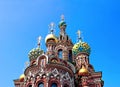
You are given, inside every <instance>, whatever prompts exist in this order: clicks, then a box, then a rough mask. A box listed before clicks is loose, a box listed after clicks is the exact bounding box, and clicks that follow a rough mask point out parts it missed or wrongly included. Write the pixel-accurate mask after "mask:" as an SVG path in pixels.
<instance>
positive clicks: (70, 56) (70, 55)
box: [68, 50, 72, 62]
mask: <svg viewBox="0 0 120 87" xmlns="http://www.w3.org/2000/svg"><path fill="white" fill-rule="evenodd" d="M68 58H69V61H70V62H72V50H69V55H68Z"/></svg>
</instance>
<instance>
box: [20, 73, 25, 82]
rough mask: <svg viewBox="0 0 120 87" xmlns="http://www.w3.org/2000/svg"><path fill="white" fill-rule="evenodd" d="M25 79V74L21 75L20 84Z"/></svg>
mask: <svg viewBox="0 0 120 87" xmlns="http://www.w3.org/2000/svg"><path fill="white" fill-rule="evenodd" d="M24 79H25V75H24V74H22V75H20V78H19V80H20V82H23V81H24Z"/></svg>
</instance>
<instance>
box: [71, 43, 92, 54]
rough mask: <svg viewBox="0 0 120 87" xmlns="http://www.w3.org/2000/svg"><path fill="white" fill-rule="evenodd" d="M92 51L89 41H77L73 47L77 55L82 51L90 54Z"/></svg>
mask: <svg viewBox="0 0 120 87" xmlns="http://www.w3.org/2000/svg"><path fill="white" fill-rule="evenodd" d="M90 51H91V49H90V46H89V45H88V44H87V43H85V42H82V41H80V42H78V43H76V44H75V45H74V46H73V48H72V52H73V54H74V55H77V54H79V53H81V52H83V53H87V54H88V55H89V54H90Z"/></svg>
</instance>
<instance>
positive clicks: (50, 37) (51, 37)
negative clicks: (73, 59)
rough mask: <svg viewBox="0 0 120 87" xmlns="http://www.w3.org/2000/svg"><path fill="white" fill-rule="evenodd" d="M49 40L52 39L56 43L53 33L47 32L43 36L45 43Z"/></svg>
mask: <svg viewBox="0 0 120 87" xmlns="http://www.w3.org/2000/svg"><path fill="white" fill-rule="evenodd" d="M49 40H54V41H55V43H57V41H58V39H57V37H56V36H55V35H54V34H52V33H51V34H48V35H47V36H46V38H45V43H47V42H48V41H49Z"/></svg>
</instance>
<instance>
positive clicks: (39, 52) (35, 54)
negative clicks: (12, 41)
mask: <svg viewBox="0 0 120 87" xmlns="http://www.w3.org/2000/svg"><path fill="white" fill-rule="evenodd" d="M40 41H41V36H40V37H39V38H38V47H37V48H33V49H32V50H31V51H30V52H29V53H28V56H29V59H30V61H31V60H34V59H37V57H38V56H40V55H42V54H43V53H44V51H43V50H42V49H40Z"/></svg>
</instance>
